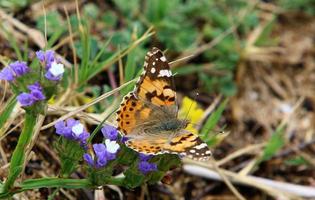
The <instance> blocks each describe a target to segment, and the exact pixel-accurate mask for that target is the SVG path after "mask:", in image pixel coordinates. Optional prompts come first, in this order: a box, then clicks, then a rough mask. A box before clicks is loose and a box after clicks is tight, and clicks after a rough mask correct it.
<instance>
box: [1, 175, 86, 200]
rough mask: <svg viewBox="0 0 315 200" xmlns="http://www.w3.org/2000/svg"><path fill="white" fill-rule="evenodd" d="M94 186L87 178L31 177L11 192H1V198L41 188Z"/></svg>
mask: <svg viewBox="0 0 315 200" xmlns="http://www.w3.org/2000/svg"><path fill="white" fill-rule="evenodd" d="M89 187H92V186H91V184H90V182H89V181H88V180H87V179H62V178H55V177H54V178H39V179H29V180H26V181H24V182H22V183H21V185H19V187H15V188H12V189H11V190H10V191H9V192H4V193H0V199H5V198H9V197H11V196H12V195H14V194H16V193H20V192H23V191H26V190H33V189H39V188H69V189H79V188H89Z"/></svg>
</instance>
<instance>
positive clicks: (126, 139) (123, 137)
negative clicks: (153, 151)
mask: <svg viewBox="0 0 315 200" xmlns="http://www.w3.org/2000/svg"><path fill="white" fill-rule="evenodd" d="M128 140H129V138H128V137H126V136H122V137H121V139H120V142H122V143H125V142H127V141H128Z"/></svg>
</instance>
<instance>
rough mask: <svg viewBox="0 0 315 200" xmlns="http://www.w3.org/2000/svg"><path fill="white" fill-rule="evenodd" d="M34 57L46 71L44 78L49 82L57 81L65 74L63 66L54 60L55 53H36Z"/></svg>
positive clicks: (49, 51) (50, 51)
mask: <svg viewBox="0 0 315 200" xmlns="http://www.w3.org/2000/svg"><path fill="white" fill-rule="evenodd" d="M36 57H37V58H38V60H39V61H40V62H41V63H42V65H43V66H44V67H45V69H46V74H45V77H46V78H47V79H48V80H51V81H59V80H60V79H61V78H62V76H63V73H64V72H65V69H64V65H63V64H62V63H60V60H58V59H56V57H55V52H54V51H52V50H48V51H45V52H44V51H42V50H40V51H37V52H36Z"/></svg>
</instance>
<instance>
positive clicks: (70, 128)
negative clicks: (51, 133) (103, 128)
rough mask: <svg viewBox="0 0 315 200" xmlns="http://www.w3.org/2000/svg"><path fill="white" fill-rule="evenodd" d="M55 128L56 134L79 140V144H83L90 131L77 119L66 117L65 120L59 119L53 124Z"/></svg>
mask: <svg viewBox="0 0 315 200" xmlns="http://www.w3.org/2000/svg"><path fill="white" fill-rule="evenodd" d="M55 128H56V134H58V135H61V136H63V137H65V138H67V139H70V140H75V141H79V142H80V144H81V145H85V144H86V143H87V139H88V138H89V137H90V133H88V132H87V131H86V130H85V129H84V126H83V125H82V124H81V123H80V121H79V120H74V119H68V120H67V121H66V122H64V121H59V122H57V123H56V124H55Z"/></svg>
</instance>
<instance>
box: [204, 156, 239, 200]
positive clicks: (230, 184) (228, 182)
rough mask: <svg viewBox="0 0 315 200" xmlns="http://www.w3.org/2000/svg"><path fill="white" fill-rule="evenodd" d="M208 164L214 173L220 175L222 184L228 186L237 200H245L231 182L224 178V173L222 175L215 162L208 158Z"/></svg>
mask: <svg viewBox="0 0 315 200" xmlns="http://www.w3.org/2000/svg"><path fill="white" fill-rule="evenodd" d="M210 162H211V164H212V166H213V168H214V170H215V171H216V172H218V174H219V175H220V177H221V178H222V179H223V181H224V183H225V184H226V185H227V186H228V188H229V189H230V190H231V191H232V193H233V194H234V195H235V196H236V197H237V198H238V199H239V200H245V197H244V196H243V195H242V194H241V193H239V192H238V190H237V189H236V188H235V187H234V185H233V184H232V183H231V181H230V180H229V179H228V178H227V177H226V176H225V174H224V173H222V171H221V169H220V168H219V167H218V165H217V163H216V161H215V160H214V158H213V157H211V158H210Z"/></svg>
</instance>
